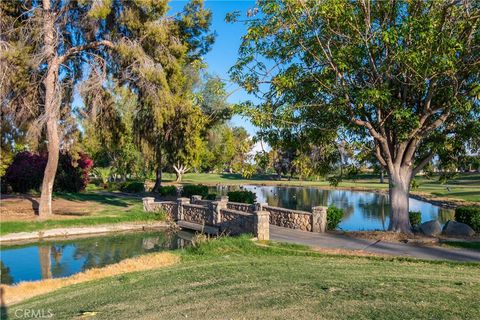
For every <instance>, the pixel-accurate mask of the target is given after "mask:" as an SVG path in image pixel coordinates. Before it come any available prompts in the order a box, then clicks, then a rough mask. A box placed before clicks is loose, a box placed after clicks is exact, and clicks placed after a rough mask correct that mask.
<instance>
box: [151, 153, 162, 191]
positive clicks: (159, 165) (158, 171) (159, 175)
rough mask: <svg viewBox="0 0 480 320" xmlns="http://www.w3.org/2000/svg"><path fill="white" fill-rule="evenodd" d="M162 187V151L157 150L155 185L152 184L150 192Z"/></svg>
mask: <svg viewBox="0 0 480 320" xmlns="http://www.w3.org/2000/svg"><path fill="white" fill-rule="evenodd" d="M161 187H162V152H161V151H157V169H156V173H155V185H154V186H153V189H152V192H158V191H160V188H161Z"/></svg>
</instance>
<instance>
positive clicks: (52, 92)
mask: <svg viewBox="0 0 480 320" xmlns="http://www.w3.org/2000/svg"><path fill="white" fill-rule="evenodd" d="M43 9H44V15H43V32H44V42H45V48H44V54H45V56H46V57H47V64H48V71H47V75H46V77H45V80H44V81H43V84H44V86H45V116H46V118H47V121H46V124H47V149H48V161H47V166H46V167H45V172H44V175H43V183H42V194H41V197H40V206H39V210H38V215H39V217H40V218H42V219H44V218H46V217H48V216H50V215H51V214H52V192H53V182H54V181H55V174H56V173H57V166H58V157H59V154H58V153H59V151H60V137H59V135H58V119H59V116H60V110H59V108H60V103H59V101H60V99H59V97H56V94H58V92H57V90H56V87H57V77H58V70H59V61H58V56H57V55H56V52H55V43H54V31H55V29H54V21H55V18H54V14H53V13H51V12H50V0H44V1H43Z"/></svg>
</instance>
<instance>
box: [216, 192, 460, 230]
mask: <svg viewBox="0 0 480 320" xmlns="http://www.w3.org/2000/svg"><path fill="white" fill-rule="evenodd" d="M240 188H241V189H243V190H249V191H252V192H254V193H255V194H256V195H257V201H258V202H267V203H268V204H269V205H271V206H276V207H283V208H289V209H296V210H304V211H311V209H312V207H314V206H331V205H334V206H336V207H338V208H342V209H343V210H344V213H345V215H344V217H343V220H342V222H341V223H340V226H339V229H341V230H347V231H353V230H386V229H387V228H388V223H389V213H390V209H389V207H388V204H389V203H388V195H385V194H381V193H375V192H363V191H350V190H329V189H321V188H315V187H275V186H248V185H247V186H242V187H238V186H218V187H213V188H212V190H211V191H212V192H216V193H217V194H219V195H226V194H227V192H228V191H229V190H238V189H240ZM410 211H420V212H421V213H422V221H423V222H425V221H428V220H433V219H438V220H439V221H440V223H442V224H443V223H445V222H446V221H448V220H450V219H453V216H454V211H453V210H451V209H445V208H441V207H438V206H435V205H433V204H431V203H428V202H425V201H420V200H416V199H412V198H410Z"/></svg>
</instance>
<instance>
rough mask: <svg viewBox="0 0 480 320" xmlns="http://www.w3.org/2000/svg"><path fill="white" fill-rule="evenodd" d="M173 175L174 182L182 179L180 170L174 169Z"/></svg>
mask: <svg viewBox="0 0 480 320" xmlns="http://www.w3.org/2000/svg"><path fill="white" fill-rule="evenodd" d="M175 176H176V177H177V180H175V181H176V182H181V181H182V173H181V172H180V171H175Z"/></svg>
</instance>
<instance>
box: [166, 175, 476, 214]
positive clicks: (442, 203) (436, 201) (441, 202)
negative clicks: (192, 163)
mask: <svg viewBox="0 0 480 320" xmlns="http://www.w3.org/2000/svg"><path fill="white" fill-rule="evenodd" d="M197 184H199V185H205V186H210V187H216V186H225V187H233V186H241V185H251V186H260V187H283V188H287V187H292V188H298V187H301V188H317V189H324V190H347V191H359V192H361V191H364V192H372V193H380V194H388V187H386V188H385V189H374V188H368V187H345V186H337V187H333V186H322V185H305V184H302V183H301V182H298V183H295V182H293V183H281V182H280V183H275V181H272V182H271V183H270V182H267V183H266V182H265V181H262V182H256V181H251V182H249V183H231V184H230V183H197ZM171 185H176V186H179V184H175V183H172V184H171ZM181 185H183V184H180V186H181ZM409 196H410V198H413V199H416V200H420V201H424V202H428V203H431V204H433V205H436V206H439V207H442V208H447V209H455V208H456V207H459V206H480V202H474V201H465V200H461V199H453V198H448V199H443V198H436V197H434V196H431V195H427V194H424V193H418V192H415V193H412V192H411V193H410V194H409Z"/></svg>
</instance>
